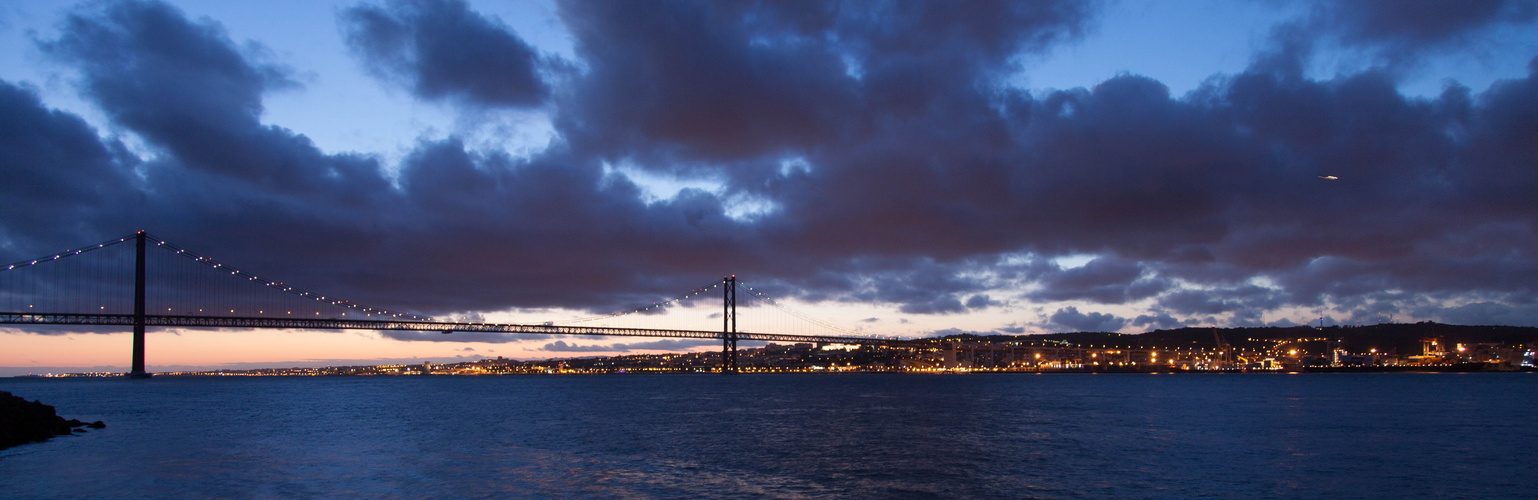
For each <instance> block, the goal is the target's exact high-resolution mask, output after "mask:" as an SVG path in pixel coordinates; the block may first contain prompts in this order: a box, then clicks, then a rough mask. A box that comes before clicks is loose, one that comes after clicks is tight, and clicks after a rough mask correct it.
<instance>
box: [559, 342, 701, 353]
mask: <svg viewBox="0 0 1538 500" xmlns="http://www.w3.org/2000/svg"><path fill="white" fill-rule="evenodd" d="M713 345H720V343H719V341H713V340H676V339H673V340H654V341H650V342H630V343H620V344H610V345H575V344H567V343H566V342H564V341H560V340H557V341H555V342H551V343H549V344H545V345H544V346H543V347H540V350H542V351H552V352H630V351H639V350H654V351H687V350H690V349H693V348H695V347H700V346H713Z"/></svg>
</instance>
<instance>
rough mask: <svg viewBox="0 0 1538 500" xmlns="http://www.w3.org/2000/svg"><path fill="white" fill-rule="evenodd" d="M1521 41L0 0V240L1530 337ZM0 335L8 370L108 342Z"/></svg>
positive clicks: (915, 9)
mask: <svg viewBox="0 0 1538 500" xmlns="http://www.w3.org/2000/svg"><path fill="white" fill-rule="evenodd" d="M1535 56H1538V2H1535V1H1500V0H1491V1H1484V0H1460V1H1422V0H1362V1H1352V2H1340V3H1336V2H1308V1H1297V2H1288V1H1253V2H1244V1H1238V0H1220V1H1198V0H1191V1H1146V2H1145V1H1120V2H1084V1H1062V2H1054V1H1031V2H982V1H964V2H958V1H938V2H922V1H892V2H864V1H857V2H727V1H720V2H672V1H642V2H637V1H613V2H609V1H578V2H558V1H557V2H544V1H529V2H516V1H506V2H503V1H491V0H488V1H472V2H464V1H457V0H453V1H450V0H421V1H398V2H397V1H386V2H379V1H356V0H348V1H315V0H293V1H288V0H284V1H263V2H233V1H232V2H190V1H189V2H159V1H105V2H95V1H92V2H83V3H76V2H7V3H5V4H3V5H0V110H3V112H0V262H3V263H9V262H15V261H20V260H23V259H30V258H36V257H39V256H44V255H50V254H52V253H54V252H58V251H60V250H63V249H66V248H75V247H80V246H82V245H86V244H94V243H97V242H100V241H102V240H105V239H108V238H115V237H119V236H123V235H127V234H130V233H132V232H134V231H137V230H140V229H143V230H147V231H149V232H150V233H153V234H154V235H155V236H157V237H160V238H163V239H165V240H166V241H170V242H174V243H176V244H177V245H180V246H181V247H184V248H188V249H192V250H194V251H196V252H198V253H201V254H203V255H208V256H213V257H216V258H218V259H219V260H220V261H222V262H226V263H229V264H230V265H232V266H235V267H239V268H241V269H248V270H251V271H254V272H257V273H260V274H262V275H266V276H276V277H281V278H282V279H283V280H285V281H287V282H290V283H294V284H296V285H299V286H303V287H305V288H306V289H309V290H315V291H323V292H324V293H328V294H332V295H335V296H338V297H347V298H350V299H351V300H354V301H356V302H358V303H363V304H369V305H372V306H374V307H381V308H389V309H398V310H406V311H412V312H416V313H421V314H425V315H431V316H436V317H443V318H480V319H484V320H486V321H506V322H543V321H547V320H561V319H567V318H572V317H577V316H585V315H590V314H599V313H606V312H611V311H617V310H624V309H628V308H633V307H636V306H638V305H645V304H649V303H652V302H655V301H657V300H663V299H666V298H668V297H672V296H676V295H678V294H680V293H683V292H686V291H688V290H690V289H692V288H695V287H699V286H700V285H703V284H709V283H711V282H712V281H714V280H719V279H720V278H721V277H722V276H725V275H728V274H735V275H737V276H740V277H742V279H743V280H745V281H748V282H751V283H753V284H754V285H755V287H756V289H758V290H761V291H763V292H765V293H768V294H770V295H773V296H774V297H776V298H778V299H780V300H781V301H782V302H784V303H787V304H790V305H793V306H794V307H795V308H797V309H799V310H801V311H804V312H806V313H807V314H810V315H812V316H815V317H818V318H821V319H823V320H826V321H828V322H829V323H833V324H836V325H839V326H842V327H844V328H848V329H850V330H858V331H860V332H862V333H863V334H870V335H901V336H929V335H943V334H947V333H958V332H977V333H983V334H995V333H1004V334H1022V333H1049V332H1061V331H1119V332H1124V333H1138V332H1143V331H1148V330H1153V329H1161V328H1178V327H1182V326H1208V325H1217V326H1258V325H1282V326H1291V325H1298V324H1309V323H1317V322H1319V321H1320V320H1321V318H1323V321H1324V322H1325V323H1326V324H1370V323H1377V322H1381V321H1388V320H1393V321H1398V322H1414V321H1423V320H1430V321H1439V322H1446V323H1458V324H1502V325H1525V326H1538V196H1535V193H1538V57H1535ZM716 307H719V306H718V304H717V303H714V302H710V301H705V305H702V306H701V307H698V308H678V309H677V310H670V311H668V312H667V314H665V315H657V316H669V317H671V319H669V320H670V321H675V322H676V323H675V324H677V325H680V326H684V327H696V328H700V329H708V328H711V325H716V326H719V321H720V320H719V318H718V317H717V318H715V319H711V318H710V317H709V316H708V315H709V314H710V313H712V312H715V311H716V309H714V308H716ZM744 314H747V313H744ZM657 321H663V319H657ZM712 322H714V323H712ZM0 331H4V332H5V333H0V366H3V367H11V368H12V369H13V370H12V371H14V369H23V370H22V371H23V373H24V372H25V369H32V368H52V367H122V366H125V365H126V364H127V362H128V347H127V346H128V337H129V336H128V335H127V333H126V329H123V331H116V330H113V331H112V332H111V333H105V334H104V333H68V332H65V331H62V330H46V331H39V332H33V331H28V330H25V329H16V328H4V329H0ZM657 349H661V350H672V351H678V350H687V349H719V345H718V344H717V343H715V342H685V341H653V340H648V339H623V338H620V339H613V338H609V339H605V338H596V339H595V338H576V339H571V338H568V339H556V338H519V337H516V336H506V337H497V338H491V337H486V336H481V337H476V336H469V335H449V336H444V335H438V334H432V335H402V334H391V333H380V332H372V331H368V332H340V333H339V332H325V331H308V332H277V331H234V332H232V331H206V330H205V331H194V330H188V331H181V332H173V331H164V330H152V331H151V334H150V339H149V364H150V365H151V369H152V370H164V369H166V368H167V367H174V366H225V365H229V366H235V365H239V364H242V363H249V364H256V365H270V364H273V363H286V362H291V361H292V362H307V363H323V362H331V361H335V360H354V359H370V360H373V359H385V358H390V359H411V358H431V359H434V360H440V359H442V360H447V359H453V358H454V357H455V356H467V357H468V356H493V357H494V356H498V355H501V356H507V357H516V358H544V357H564V356H575V355H590V354H605V353H617V352H656V350H657ZM3 374H6V373H0V375H3Z"/></svg>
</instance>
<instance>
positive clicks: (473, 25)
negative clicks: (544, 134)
mask: <svg viewBox="0 0 1538 500" xmlns="http://www.w3.org/2000/svg"><path fill="white" fill-rule="evenodd" d="M340 22H341V26H342V30H343V32H344V34H345V35H346V38H347V44H348V46H349V47H350V48H351V49H352V50H353V51H354V52H355V53H356V54H357V55H358V56H359V57H360V58H362V60H363V62H364V64H365V65H366V67H367V68H368V69H369V71H370V72H372V73H374V74H375V75H376V76H379V77H381V78H384V79H386V80H389V81H398V82H400V83H401V84H402V85H404V86H406V87H407V88H408V89H410V90H411V92H412V93H413V94H414V95H416V96H417V97H420V98H423V99H427V100H444V99H451V100H462V101H467V103H468V104H471V105H485V106H496V107H504V106H505V107H533V106H538V105H540V104H543V103H544V102H545V100H546V99H547V98H548V97H549V96H550V92H551V91H550V85H549V84H548V83H546V82H545V80H544V78H543V77H542V76H541V73H546V72H551V71H559V70H561V68H562V66H563V65H562V63H561V62H560V61H559V60H556V59H551V58H546V57H542V56H540V55H539V54H538V53H537V52H536V51H535V50H534V48H533V47H531V46H530V45H529V44H528V43H527V42H525V41H523V39H522V38H519V37H518V35H516V34H515V33H513V32H512V30H511V29H509V28H508V27H507V26H505V25H503V24H502V23H500V22H498V21H496V20H493V19H487V18H486V17H484V16H482V15H480V14H478V13H476V12H473V11H471V10H470V8H469V6H467V5H465V2H463V1H461V0H397V1H392V2H390V3H389V4H388V6H386V7H379V6H374V5H366V4H364V5H358V6H355V7H352V8H349V9H347V10H345V11H343V12H342V13H341V14H340Z"/></svg>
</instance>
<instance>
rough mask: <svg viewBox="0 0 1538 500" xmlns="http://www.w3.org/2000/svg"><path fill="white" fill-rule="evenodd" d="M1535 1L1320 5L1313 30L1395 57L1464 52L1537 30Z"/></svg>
mask: <svg viewBox="0 0 1538 500" xmlns="http://www.w3.org/2000/svg"><path fill="white" fill-rule="evenodd" d="M1535 19H1538V3H1535V2H1533V1H1531V0H1474V1H1464V2H1438V1H1435V0H1363V1H1355V2H1323V1H1321V2H1317V3H1315V4H1314V7H1313V16H1312V19H1311V20H1310V21H1311V27H1312V28H1314V30H1316V31H1318V32H1323V33H1329V34H1333V35H1336V36H1338V37H1340V38H1341V40H1342V41H1343V42H1346V43H1350V44H1364V45H1374V46H1380V47H1383V48H1384V49H1385V50H1386V51H1388V52H1389V55H1391V56H1393V57H1407V56H1409V55H1411V54H1412V53H1413V52H1415V51H1416V50H1421V49H1426V48H1448V47H1462V46H1466V45H1468V44H1470V43H1471V42H1472V41H1473V40H1474V39H1476V38H1477V36H1478V35H1479V34H1480V33H1481V32H1483V31H1487V30H1491V29H1495V28H1498V27H1501V26H1504V25H1524V24H1531V23H1532V22H1533V21H1534V20H1535Z"/></svg>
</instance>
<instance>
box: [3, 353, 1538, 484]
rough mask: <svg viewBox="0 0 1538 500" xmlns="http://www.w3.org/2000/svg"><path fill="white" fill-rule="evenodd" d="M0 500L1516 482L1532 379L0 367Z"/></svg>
mask: <svg viewBox="0 0 1538 500" xmlns="http://www.w3.org/2000/svg"><path fill="white" fill-rule="evenodd" d="M0 390H6V391H10V392H12V393H15V394H17V395H19V396H21V397H24V398H27V399H40V400H42V401H43V402H44V403H47V404H51V405H54V406H55V407H57V408H58V410H59V413H60V414H61V415H62V416H64V417H66V418H78V419H80V420H85V421H94V420H104V421H106V423H107V428H106V429H102V430H99V431H92V432H89V433H87V434H84V435H78V436H67V437H61V438H56V439H54V440H52V441H49V442H46V443H41V444H30V445H24V446H20V447H16V448H11V449H7V450H0V497H5V498H34V497H36V498H49V497H53V498H80V497H92V496H95V497H111V498H126V497H141V496H142V497H189V496H190V497H237V498H242V497H315V496H350V497H423V496H425V497H481V496H496V497H547V496H561V497H605V498H612V497H640V498H652V497H658V498H678V497H829V496H831V497H867V498H931V497H968V498H976V497H1004V498H1021V497H1041V498H1072V497H1104V496H1108V495H1114V496H1120V497H1168V498H1189V497H1194V496H1209V497H1262V498H1263V497H1276V498H1283V497H1285V498H1296V497H1372V498H1384V497H1417V498H1423V497H1468V498H1535V497H1538V465H1535V464H1538V456H1535V455H1534V452H1535V451H1538V424H1535V422H1538V374H1530V373H1510V374H1308V375H1275V374H1254V375H1238V374H1226V375H1146V374H1142V375H1134V374H1119V375H1109V374H1098V375H1090V374H1071V375H1070V374H1048V375H961V376H925V375H740V376H720V375H660V376H646V375H612V376H513V377H388V378H364V377H335V378H211V379H201V378H166V377H163V378H156V379H151V380H138V381H128V380H36V379H0Z"/></svg>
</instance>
